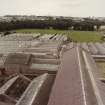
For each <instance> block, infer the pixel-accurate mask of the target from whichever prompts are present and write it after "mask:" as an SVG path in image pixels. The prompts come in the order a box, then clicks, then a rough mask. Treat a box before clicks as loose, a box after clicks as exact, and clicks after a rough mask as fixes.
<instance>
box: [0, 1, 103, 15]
mask: <svg viewBox="0 0 105 105" xmlns="http://www.w3.org/2000/svg"><path fill="white" fill-rule="evenodd" d="M104 10H105V0H0V16H3V15H41V16H45V15H47V16H71V17H89V16H91V17H92V16H94V17H105V12H104Z"/></svg>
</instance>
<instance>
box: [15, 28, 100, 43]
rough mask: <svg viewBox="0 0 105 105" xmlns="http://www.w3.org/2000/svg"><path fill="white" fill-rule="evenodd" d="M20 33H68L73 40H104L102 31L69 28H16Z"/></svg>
mask: <svg viewBox="0 0 105 105" xmlns="http://www.w3.org/2000/svg"><path fill="white" fill-rule="evenodd" d="M16 32H18V33H24V32H25V33H26V32H32V33H41V34H45V33H47V34H55V33H58V34H67V35H68V36H70V37H71V38H72V39H73V41H77V42H102V41H101V37H102V34H101V33H100V32H92V31H68V30H49V29H19V30H16Z"/></svg>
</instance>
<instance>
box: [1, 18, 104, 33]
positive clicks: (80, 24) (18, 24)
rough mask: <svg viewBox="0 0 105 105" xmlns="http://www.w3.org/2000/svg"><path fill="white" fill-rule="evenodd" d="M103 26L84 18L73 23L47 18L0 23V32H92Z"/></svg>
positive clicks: (67, 20) (100, 23) (71, 21)
mask: <svg viewBox="0 0 105 105" xmlns="http://www.w3.org/2000/svg"><path fill="white" fill-rule="evenodd" d="M103 24H105V23H104V22H102V21H99V20H93V19H89V18H86V19H84V21H74V20H72V19H56V20H53V19H52V18H49V19H48V20H12V21H11V22H0V31H10V30H15V29H23V28H25V29H27V28H32V29H34V28H36V29H50V28H52V29H61V30H68V29H73V30H81V31H94V30H95V28H94V26H96V30H98V29H99V27H100V26H101V25H103Z"/></svg>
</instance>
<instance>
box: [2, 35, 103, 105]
mask: <svg viewBox="0 0 105 105" xmlns="http://www.w3.org/2000/svg"><path fill="white" fill-rule="evenodd" d="M0 105H105V43H104V42H103V43H98V42H97V43H93V42H89V43H85V42H83V43H76V42H73V41H72V40H71V39H70V38H69V37H67V35H64V34H43V35H41V34H40V33H34V34H31V33H30V34H29V33H27V34H26V33H13V34H9V35H6V36H2V35H0Z"/></svg>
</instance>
